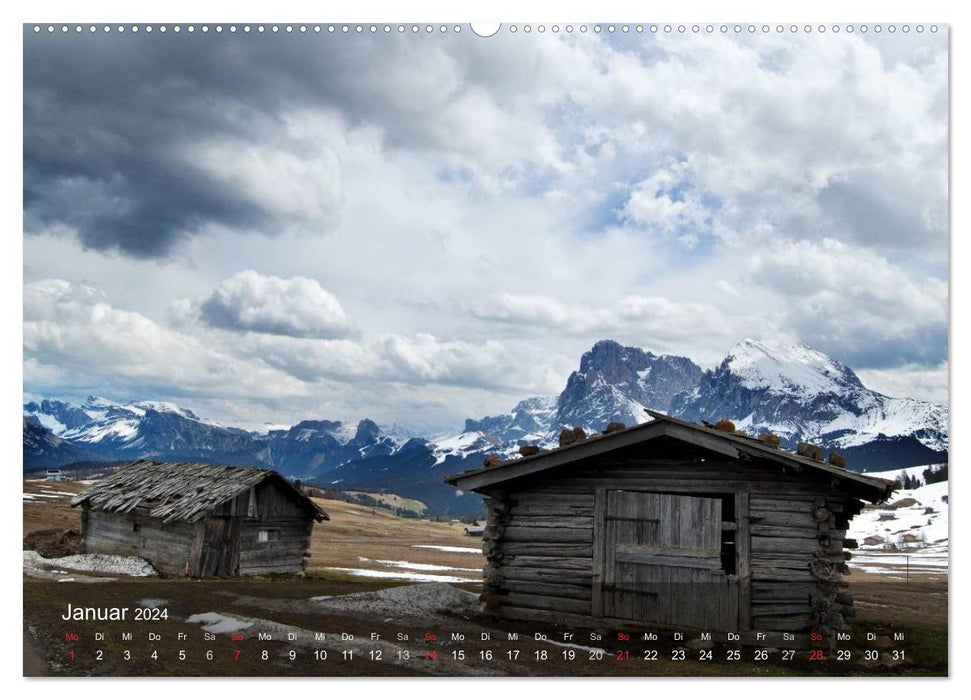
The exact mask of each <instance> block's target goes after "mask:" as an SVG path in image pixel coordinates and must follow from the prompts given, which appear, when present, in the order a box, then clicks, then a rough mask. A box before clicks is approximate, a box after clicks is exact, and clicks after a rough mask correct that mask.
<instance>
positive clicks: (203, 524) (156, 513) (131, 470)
mask: <svg viewBox="0 0 971 700" xmlns="http://www.w3.org/2000/svg"><path fill="white" fill-rule="evenodd" d="M71 505H72V506H77V505H80V506H82V507H83V508H84V511H83V513H82V515H81V538H82V545H81V546H82V551H83V552H100V553H104V554H123V555H135V556H139V557H142V558H144V559H147V560H148V561H149V562H151V564H152V566H154V567H155V569H156V570H158V571H159V572H160V573H164V574H170V575H175V576H246V575H257V574H293V573H299V572H301V571H303V569H304V567H305V565H306V559H305V558H306V557H308V556H309V555H310V552H309V549H310V534H311V531H312V530H313V526H314V522H320V521H322V520H329V518H328V516H327V514H326V513H325V512H324V511H323V510H321V509H320V507H318V506H317V504H316V503H314V502H313V501H312V500H310V499H309V498H307V497H306V496H305V495H304V494H303V493H302V492H301V491H299V490H298V489H297V488H296V487H294V486H293V485H292V484H291V483H290V482H288V481H287V480H286V479H284V478H283V477H282V476H280V475H279V474H278V473H276V472H274V471H268V470H261V469H249V468H242V467H224V466H217V465H212V464H196V463H187V462H180V463H168V464H160V463H157V462H151V461H147V460H143V461H139V462H133V463H132V464H129V465H127V466H125V467H122V468H120V469H119V470H118V471H116V472H115V473H114V474H111V475H109V476H107V477H105V478H103V479H101V480H100V481H98V482H97V483H96V484H95V485H94V486H92V487H91V488H90V489H88V490H86V491H83V492H82V493H79V494H78V495H77V496H75V497H74V498H73V499H72V500H71Z"/></svg>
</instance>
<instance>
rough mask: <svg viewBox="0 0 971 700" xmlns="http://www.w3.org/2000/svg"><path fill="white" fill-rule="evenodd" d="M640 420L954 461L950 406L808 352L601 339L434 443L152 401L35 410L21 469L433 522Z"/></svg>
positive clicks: (374, 430)
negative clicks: (478, 475) (712, 350)
mask: <svg viewBox="0 0 971 700" xmlns="http://www.w3.org/2000/svg"><path fill="white" fill-rule="evenodd" d="M645 408H648V409H652V410H657V411H661V412H664V413H668V414H670V415H673V416H677V417H680V418H683V419H686V420H691V421H698V422H700V421H709V422H715V421H717V420H720V419H723V418H724V419H729V420H731V421H733V422H734V423H735V425H736V427H737V428H738V429H740V430H743V431H745V432H746V433H748V434H751V435H757V434H758V433H762V432H771V433H775V434H776V435H778V436H779V437H780V438H781V440H782V444H783V446H784V447H789V448H793V447H794V446H795V443H796V442H798V441H800V440H804V441H811V442H814V443H817V444H821V445H822V446H823V447H824V448H825V449H832V450H837V451H839V452H840V453H842V454H843V455H844V456H845V457H846V461H847V467H848V468H850V469H853V470H855V471H874V470H885V469H900V468H903V467H910V466H915V465H924V464H931V463H936V462H943V461H946V460H947V447H948V409H947V407H946V406H943V405H939V404H934V403H928V402H926V401H918V400H915V399H906V398H890V397H887V396H884V395H882V394H879V393H877V392H875V391H872V390H870V389H867V388H866V387H865V386H864V385H863V383H862V382H861V381H860V379H859V378H858V377H857V376H856V374H854V372H853V371H852V370H851V369H850V368H849V367H847V366H845V365H843V364H841V363H839V362H837V361H836V360H834V359H832V358H830V357H827V356H826V355H824V354H823V353H821V352H818V351H816V350H813V349H811V348H808V347H805V346H802V345H785V344H781V343H777V342H770V341H765V340H744V341H742V342H741V343H739V344H738V345H736V346H735V347H734V348H733V349H732V350H731V351H730V352H729V353H728V355H727V357H725V359H724V360H723V361H722V362H721V363H720V364H719V365H718V366H717V367H715V368H714V369H712V370H709V371H702V369H701V368H700V367H698V365H696V364H695V363H694V362H692V361H691V360H690V359H688V358H687V357H679V356H675V355H655V354H654V353H651V352H648V351H646V350H643V349H641V348H636V347H625V346H622V345H620V344H619V343H616V342H614V341H612V340H602V341H600V342H598V343H596V344H595V345H594V346H593V347H592V348H591V349H590V350H589V351H587V352H585V353H584V354H583V357H582V358H581V359H580V367H579V369H578V370H577V371H575V372H573V373H572V374H571V375H570V377H569V379H568V380H567V383H566V387H565V388H564V389H563V391H562V393H560V395H559V396H549V397H532V398H527V399H525V400H523V401H521V402H520V403H519V404H517V405H516V406H515V407H514V408H513V409H512V410H511V411H510V412H509V413H505V414H502V415H498V416H489V417H485V418H482V419H479V420H474V419H468V420H466V421H465V426H464V429H463V430H462V431H461V432H457V433H453V434H446V435H437V436H423V437H416V436H402V435H398V434H396V432H397V431H396V430H394V429H391V430H388V429H383V428H381V427H379V426H378V425H377V424H375V423H374V422H373V421H371V420H368V419H364V420H362V421H360V422H359V423H358V424H357V425H356V426H353V425H348V424H345V423H343V422H341V421H336V420H305V421H301V422H300V423H297V424H296V425H293V426H292V427H289V428H286V429H272V430H267V431H264V432H258V431H247V430H243V429H240V428H234V427H231V426H224V425H220V424H217V423H215V422H212V421H208V420H205V419H203V418H200V417H199V416H197V415H196V414H194V413H193V412H192V411H190V410H187V409H185V408H181V407H179V406H176V405H174V404H171V403H163V402H158V401H134V402H130V403H116V402H112V401H108V400H105V399H102V398H96V397H89V398H88V399H87V400H86V401H84V402H82V403H69V402H65V401H61V400H57V399H54V398H48V399H44V400H41V401H30V402H28V403H25V404H24V443H23V457H24V470H25V471H30V470H36V469H42V468H45V467H58V466H63V465H67V464H71V463H76V462H80V461H94V462H98V461H116V460H132V459H138V458H152V459H157V460H185V461H189V460H191V461H205V462H213V463H220V464H230V465H247V466H260V467H265V468H271V469H276V470H277V471H279V472H281V473H282V474H284V475H286V476H289V477H292V478H297V479H300V480H302V481H303V482H304V483H308V484H316V485H319V486H328V487H331V488H337V489H343V490H364V491H385V492H392V493H396V494H400V495H402V496H406V497H409V498H414V499H417V500H420V501H422V502H424V503H425V504H426V505H427V507H428V511H427V514H428V515H450V516H462V515H476V514H478V513H479V512H480V511H481V501H480V497H479V496H477V495H476V494H459V493H457V492H456V491H455V489H454V488H452V487H450V486H446V485H445V484H444V483H443V482H442V478H443V476H444V475H446V474H452V473H456V472H460V471H464V470H468V469H474V468H477V467H479V466H481V465H482V460H483V458H484V456H485V455H486V454H489V453H497V454H499V455H500V456H502V457H503V458H513V457H515V456H518V450H519V448H520V447H521V446H524V445H539V446H540V447H541V448H550V447H555V446H556V444H557V437H558V435H559V432H560V430H561V429H562V428H564V427H570V428H572V427H574V426H580V427H582V428H584V429H585V430H586V432H587V433H591V432H599V431H601V430H603V428H604V427H605V426H606V425H607V424H608V423H609V422H611V421H620V422H622V423H624V424H626V425H628V426H630V425H634V424H636V423H641V422H644V421H646V420H649V416H648V415H647V413H646V411H645Z"/></svg>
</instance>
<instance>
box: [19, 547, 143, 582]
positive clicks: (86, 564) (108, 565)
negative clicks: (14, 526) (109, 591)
mask: <svg viewBox="0 0 971 700" xmlns="http://www.w3.org/2000/svg"><path fill="white" fill-rule="evenodd" d="M28 566H29V567H31V568H34V569H40V570H45V569H47V570H49V569H53V568H58V569H60V568H64V569H71V570H73V571H92V572H97V573H103V574H121V575H124V576H157V575H158V573H157V572H156V571H155V569H153V568H152V565H151V564H149V563H148V562H147V561H145V560H144V559H142V558H141V557H126V556H122V555H120V554H71V555H69V556H66V557H55V558H53V559H47V558H45V557H42V556H41V555H40V554H39V553H37V552H35V551H34V550H29V549H28V550H24V570H25V571H26V570H27V568H28Z"/></svg>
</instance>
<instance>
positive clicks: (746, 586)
mask: <svg viewBox="0 0 971 700" xmlns="http://www.w3.org/2000/svg"><path fill="white" fill-rule="evenodd" d="M750 500H751V499H750V497H749V494H748V493H745V492H743V493H739V494H736V496H735V518H736V524H737V530H736V533H735V574H736V576H737V577H738V626H739V629H740V630H742V631H748V630H750V629H752V618H751V614H750V608H751V603H752V590H751V585H752V542H751V525H750V520H749V509H750Z"/></svg>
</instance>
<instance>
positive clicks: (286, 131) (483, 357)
mask: <svg viewBox="0 0 971 700" xmlns="http://www.w3.org/2000/svg"><path fill="white" fill-rule="evenodd" d="M947 99H948V92H947V36H946V30H943V31H940V32H938V33H937V34H931V33H930V32H929V31H925V32H923V33H921V34H917V33H916V32H913V31H912V32H911V33H909V34H906V35H905V34H902V33H899V32H898V33H896V34H894V35H888V34H887V33H883V34H881V35H879V36H877V35H875V34H874V33H873V32H872V31H871V32H869V33H867V34H866V35H862V34H861V33H860V32H859V31H857V32H855V33H852V34H848V33H846V32H845V31H843V32H841V33H839V34H833V33H832V32H828V33H826V34H824V35H819V34H818V33H815V32H814V33H813V34H811V35H808V36H806V35H804V34H802V33H800V34H797V35H793V34H790V33H789V32H788V31H786V32H784V33H783V34H777V33H776V32H775V31H774V30H773V31H771V32H770V33H769V34H762V33H761V32H756V34H754V35H752V36H748V35H746V34H744V33H743V35H742V36H740V37H734V36H727V37H726V36H720V35H718V33H717V32H716V34H715V35H713V36H708V35H705V34H704V33H703V32H702V34H701V35H698V36H693V35H690V34H688V35H684V36H682V35H677V34H676V33H674V34H671V35H664V34H663V32H662V33H661V34H660V35H651V34H650V33H648V32H645V33H644V34H640V35H638V34H635V33H634V32H631V33H629V34H627V35H623V34H621V33H619V32H618V33H617V34H615V35H612V36H609V35H607V34H606V33H605V32H602V33H601V34H595V33H593V32H592V31H591V32H587V33H586V34H580V33H579V32H574V33H572V34H567V33H565V32H563V31H561V32H559V33H558V34H556V35H554V34H552V33H551V32H549V31H547V32H546V33H544V34H542V35H540V34H538V33H537V32H536V31H533V32H532V33H530V34H528V35H527V34H525V33H524V32H523V31H522V30H521V29H520V31H519V32H517V33H515V34H512V33H509V32H508V31H507V30H504V31H502V32H500V34H499V35H497V36H495V37H492V38H489V39H482V38H478V37H476V36H474V35H473V34H472V33H471V32H469V31H468V30H467V28H466V29H465V31H463V32H461V33H459V34H455V33H454V32H448V33H445V34H441V33H440V32H438V31H437V29H436V31H435V32H433V33H432V34H430V35H426V34H425V33H424V32H421V33H420V34H418V35H413V34H412V33H411V32H410V31H409V32H406V33H404V34H403V35H399V34H398V33H397V32H392V33H391V34H390V35H384V34H383V33H381V32H380V31H379V32H378V34H377V35H370V34H369V32H367V31H366V30H365V32H364V33H363V34H361V35H358V34H357V33H355V32H353V31H352V32H350V33H349V34H348V35H342V34H341V33H340V32H338V33H336V34H334V35H329V34H327V32H326V30H325V31H324V32H322V33H321V34H314V33H312V32H309V33H308V34H306V35H300V34H291V35H282V34H278V35H273V34H269V33H267V34H263V35H259V34H256V33H251V34H243V33H242V32H238V33H235V34H230V33H228V32H223V33H222V34H216V33H214V32H209V33H208V34H205V35H203V34H202V33H201V32H198V31H197V32H196V33H194V34H191V35H190V34H187V33H185V32H183V33H181V34H178V35H176V34H174V33H172V32H171V31H170V32H167V33H166V34H164V35H163V34H160V33H158V32H157V31H156V32H154V33H153V34H151V35H149V34H146V33H145V32H141V33H139V34H132V33H131V32H127V33H125V34H122V35H118V34H117V33H114V32H113V33H112V34H111V35H105V34H103V33H101V32H98V33H96V34H94V35H91V34H89V33H88V32H86V31H85V32H84V33H82V34H80V35H76V34H75V33H74V32H73V31H72V32H70V33H68V34H61V33H60V32H57V33H54V34H50V35H49V34H47V33H46V32H44V33H41V34H39V35H35V34H33V32H31V31H29V30H27V31H26V32H25V38H24V391H25V393H26V394H27V395H29V396H59V397H65V398H78V397H84V396H86V395H88V394H97V395H102V396H106V397H108V398H111V399H115V400H128V399H144V398H152V399H160V400H171V401H175V402H177V403H179V404H181V405H184V406H187V407H190V408H192V409H193V410H195V411H196V412H197V413H199V414H200V415H203V416H206V417H210V418H214V419H217V420H222V421H225V422H228V423H233V424H240V425H246V426H257V425H260V424H262V423H264V422H270V423H290V422H293V421H296V420H300V419H304V418H331V419H344V420H352V421H353V420H357V419H360V418H362V417H364V416H369V417H371V418H373V419H375V420H378V421H379V422H382V423H398V424H400V425H403V426H406V427H409V428H412V429H415V430H427V431H434V430H440V429H454V428H456V427H460V426H461V424H462V420H463V419H464V418H465V417H474V416H482V415H485V414H489V413H492V414H495V413H497V412H501V411H505V410H507V409H509V408H510V407H512V405H514V404H515V403H516V402H517V401H518V400H520V399H522V398H525V397H526V396H530V395H536V394H555V393H558V392H559V391H560V390H562V388H563V385H564V383H565V381H566V378H567V376H568V375H569V373H570V371H572V370H573V369H575V367H576V366H577V364H578V362H579V357H580V354H582V352H583V351H584V350H586V349H588V348H589V347H590V346H591V345H592V344H593V343H594V342H595V341H597V340H598V339H601V338H614V339H616V340H618V341H620V342H623V343H626V344H631V345H638V346H641V347H645V348H648V349H650V350H653V351H654V352H659V353H660V352H667V353H676V354H682V355H687V356H689V357H691V358H692V359H694V360H695V361H696V362H698V363H699V364H701V365H702V366H705V367H710V366H713V365H714V364H716V363H717V362H719V361H720V360H721V358H723V357H724V356H725V354H726V353H727V352H728V351H729V350H730V348H731V347H732V346H733V345H734V344H735V343H736V342H738V341H739V340H741V339H743V338H745V337H756V338H773V339H782V340H788V341H793V342H802V343H805V344H808V345H810V346H813V347H815V348H817V349H819V350H822V351H824V352H826V353H829V354H830V355H832V356H833V357H835V358H836V359H838V360H841V361H843V362H845V363H847V364H849V365H850V366H851V367H853V368H854V369H855V370H856V371H857V372H858V374H859V375H860V376H861V378H862V379H863V380H864V382H865V383H867V384H868V385H869V386H871V387H873V388H875V389H877V390H880V391H883V392H884V393H887V394H891V395H898V396H903V395H906V396H913V397H916V398H922V399H928V400H935V401H942V402H943V401H946V397H947V366H948V365H947V360H948V357H947V334H948V325H947V324H948V315H947V307H948V287H947V280H948V231H947V224H948V216H947V187H948V183H947V138H948V124H947Z"/></svg>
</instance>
